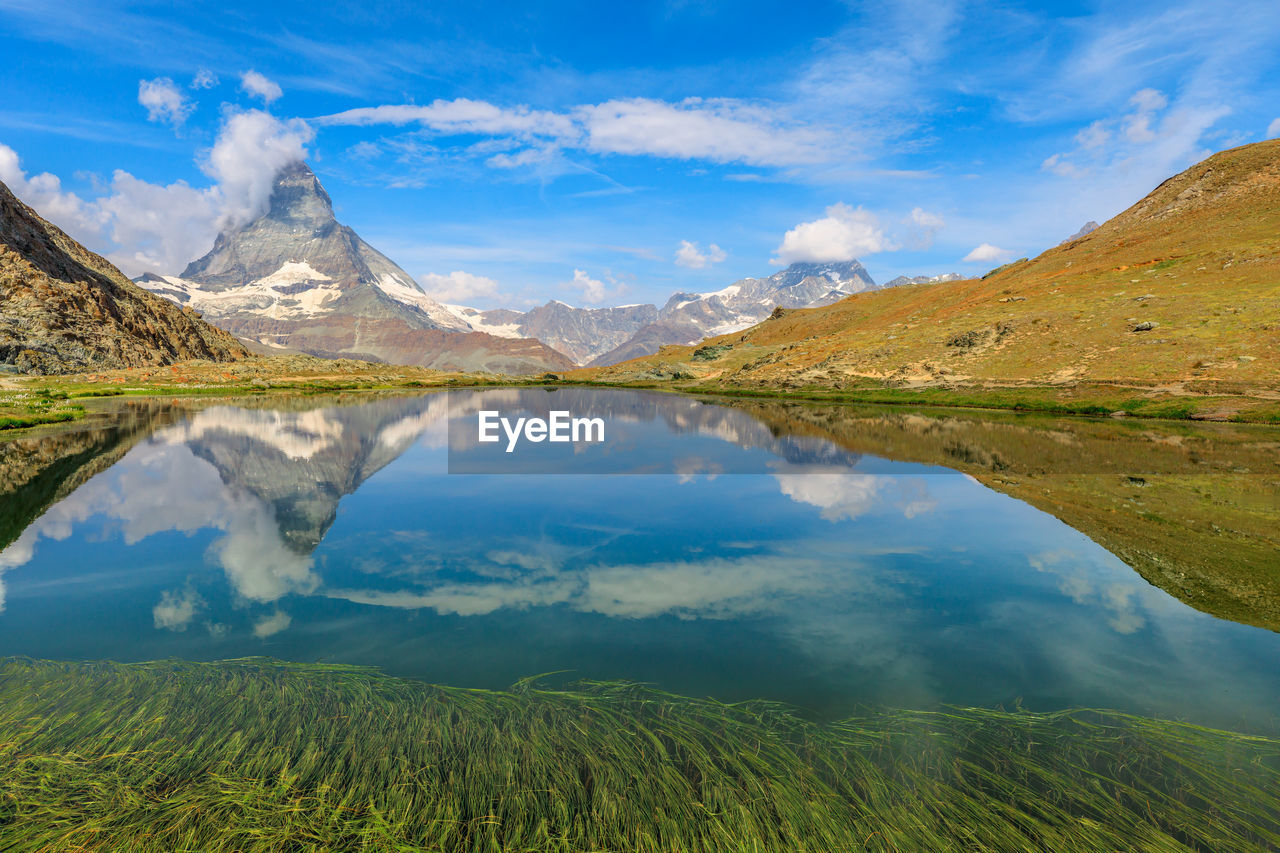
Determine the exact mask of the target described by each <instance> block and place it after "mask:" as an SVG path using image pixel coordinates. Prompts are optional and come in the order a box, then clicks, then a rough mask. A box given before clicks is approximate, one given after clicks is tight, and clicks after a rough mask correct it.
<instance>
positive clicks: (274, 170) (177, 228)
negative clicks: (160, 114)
mask: <svg viewBox="0 0 1280 853" xmlns="http://www.w3.org/2000/svg"><path fill="white" fill-rule="evenodd" d="M312 136H313V131H312V129H311V128H310V127H309V126H308V125H307V124H306V123H305V122H303V121H301V120H299V119H291V120H283V119H279V118H276V117H275V116H273V115H271V114H270V113H266V112H263V111H261V110H248V111H243V112H235V113H231V114H229V115H228V116H227V117H226V119H225V120H224V121H223V125H222V128H221V130H220V132H219V134H218V137H217V140H216V141H215V142H214V145H213V147H212V148H211V149H210V150H209V151H208V152H207V153H206V154H205V155H204V157H203V162H202V163H201V168H202V170H203V171H204V172H205V174H207V175H208V176H209V177H211V178H212V179H214V182H215V183H214V185H213V186H211V187H206V188H203V189H197V188H195V187H192V186H190V185H189V184H187V183H186V182H185V181H175V182H174V183H171V184H167V185H163V184H153V183H149V182H147V181H144V180H142V179H140V178H137V177H135V176H134V175H132V174H130V173H129V172H125V171H123V170H117V171H116V172H115V173H114V174H113V175H112V177H111V181H110V183H109V184H107V186H106V190H105V192H104V193H103V194H102V195H100V196H99V197H98V198H94V199H89V200H86V199H83V198H81V197H80V196H78V195H76V194H75V193H72V192H67V191H66V190H64V189H63V187H62V182H61V180H60V179H59V178H58V177H57V176H56V175H52V174H50V173H47V172H45V173H41V174H36V175H30V176H28V175H27V173H26V172H25V171H24V170H23V168H22V164H21V161H20V159H19V157H18V154H17V152H16V151H14V150H13V149H12V148H9V147H8V146H5V145H0V180H3V181H4V182H5V183H6V184H7V185H8V186H9V187H10V189H12V190H13V192H14V193H15V194H16V195H17V196H18V197H19V198H20V199H22V200H23V201H24V202H26V203H27V204H29V205H31V207H33V208H35V209H36V211H37V212H39V213H40V215H41V216H43V217H44V218H46V219H48V220H49V221H50V222H52V223H53V224H55V225H57V226H58V227H60V228H62V229H64V230H65V231H67V232H68V233H69V234H71V236H72V237H74V238H76V239H77V240H79V241H80V242H82V243H84V244H86V245H88V246H89V247H90V248H93V249H95V250H97V251H99V252H101V253H102V254H104V255H106V256H107V258H108V259H110V260H111V261H112V262H113V263H115V264H116V265H117V266H119V267H120V268H121V269H122V270H123V271H124V272H125V273H126V274H127V275H138V274H139V273H142V272H147V271H157V272H177V271H179V270H181V269H182V267H184V266H185V265H186V264H187V262H188V261H190V260H192V259H193V258H195V257H198V256H199V255H201V254H203V253H204V252H206V251H208V249H209V247H210V246H211V245H212V244H213V240H214V237H215V236H217V233H218V231H219V229H221V228H229V227H234V226H237V225H242V224H244V223H246V222H249V221H250V220H252V219H254V218H255V217H257V216H258V215H260V214H262V213H263V212H265V211H266V209H267V203H268V201H269V200H270V198H271V189H272V186H273V184H274V181H275V177H276V175H277V174H278V173H279V171H280V169H281V168H283V167H284V166H287V165H288V164H290V163H293V162H297V161H299V160H305V159H306V157H307V147H306V146H307V144H308V143H309V142H310V141H311V138H312Z"/></svg>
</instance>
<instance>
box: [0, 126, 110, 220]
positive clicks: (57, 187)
mask: <svg viewBox="0 0 1280 853" xmlns="http://www.w3.org/2000/svg"><path fill="white" fill-rule="evenodd" d="M0 181H4V183H5V184H6V185H7V186H8V187H9V189H10V190H12V191H13V194H14V195H16V196H17V197H18V198H19V199H20V200H21V201H23V202H25V203H26V204H28V205H30V206H31V207H32V208H34V209H35V210H36V212H37V213H39V214H40V215H41V216H43V217H44V218H45V219H48V220H49V221H50V222H52V223H53V224H54V225H57V226H58V227H59V228H62V229H63V230H65V231H66V232H68V233H69V234H70V235H71V236H72V237H74V238H76V239H77V240H79V241H81V242H94V241H96V240H100V239H101V237H102V235H103V234H104V233H105V229H106V226H107V216H106V215H105V214H104V213H103V211H102V210H101V209H99V208H98V207H96V206H95V205H93V204H91V203H89V202H86V201H85V200H84V199H82V198H80V197H79V196H78V195H76V194H75V193H69V192H65V191H64V190H63V189H62V181H61V180H60V179H59V178H58V176H57V175H54V174H50V173H49V172H41V173H40V174H38V175H31V176H28V175H27V173H26V172H25V171H24V170H23V168H22V162H21V160H20V158H19V157H18V152H16V151H14V150H13V149H12V148H10V147H9V146H7V145H4V144H0Z"/></svg>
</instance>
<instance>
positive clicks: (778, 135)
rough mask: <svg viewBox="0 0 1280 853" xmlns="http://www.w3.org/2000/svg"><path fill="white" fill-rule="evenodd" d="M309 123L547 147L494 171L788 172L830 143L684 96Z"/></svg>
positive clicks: (350, 113)
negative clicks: (572, 164) (644, 162)
mask: <svg viewBox="0 0 1280 853" xmlns="http://www.w3.org/2000/svg"><path fill="white" fill-rule="evenodd" d="M315 121H316V123H317V124H321V125H371V124H391V125H405V124H420V125H422V126H423V127H425V128H427V129H429V130H432V131H434V132H436V133H439V134H444V135H450V134H479V135H484V136H501V137H511V138H514V139H516V140H519V141H522V142H530V141H532V140H535V139H538V140H543V141H544V142H546V141H549V142H553V143H554V145H552V146H546V145H545V144H544V145H543V146H540V147H538V148H535V149H533V150H532V151H531V152H528V153H526V152H515V153H511V152H507V153H503V154H498V155H494V156H492V157H490V158H489V164H490V165H491V166H494V167H497V168H513V167H515V166H518V165H536V164H541V163H543V162H545V161H546V160H547V159H548V158H552V157H554V155H555V154H556V153H557V152H558V149H559V147H568V148H579V149H585V150H587V151H591V152H593V153H597V154H630V155H648V156H655V157H670V158H675V159H687V160H711V161H714V162H718V163H730V162H737V163H749V164H752V165H761V166H792V165H800V164H805V163H817V162H821V161H824V160H827V159H829V158H830V156H831V151H830V146H831V143H832V140H831V139H830V138H828V135H827V134H824V133H822V132H819V131H817V130H814V129H812V128H807V127H804V126H802V125H799V124H796V123H794V122H791V121H788V120H787V119H786V118H785V117H784V116H783V115H782V114H781V113H779V112H778V111H776V110H772V109H769V108H766V107H762V106H758V105H754V104H749V103H746V102H743V101H736V100H732V99H723V98H722V99H699V98H689V99H686V100H684V101H680V102H678V103H669V102H666V101H658V100H653V99H650V98H626V99H617V100H611V101H606V102H604V103H601V104H587V105H583V106H579V107H576V108H574V109H572V110H570V111H568V112H566V113H557V112H550V111H546V110H533V109H530V108H529V107H527V106H516V107H500V106H497V105H496V104H491V103H489V102H488V101H477V100H471V99H469V98H458V99H456V100H452V101H444V100H437V101H433V102H432V103H430V104H426V105H417V104H390V105H384V106H377V107H360V108H358V109H353V110H347V111H345V112H341V113H336V114H334V115H329V116H323V117H321V118H318V119H316V120H315Z"/></svg>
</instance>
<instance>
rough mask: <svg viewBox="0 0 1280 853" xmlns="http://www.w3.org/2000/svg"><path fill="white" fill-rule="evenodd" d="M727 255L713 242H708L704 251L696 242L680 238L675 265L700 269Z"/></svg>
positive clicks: (721, 259)
mask: <svg viewBox="0 0 1280 853" xmlns="http://www.w3.org/2000/svg"><path fill="white" fill-rule="evenodd" d="M727 257H729V255H728V254H727V253H726V252H725V251H724V249H721V248H720V247H719V246H717V245H716V244H715V243H711V244H709V245H708V246H707V250H706V251H705V252H704V251H702V249H701V248H700V247H699V246H698V244H697V243H693V242H690V241H689V240H681V241H680V247H679V248H677V249H676V266H678V267H687V268H688V269H691V270H700V269H705V268H706V267H709V266H711V265H712V264H718V263H720V262H721V261H723V260H724V259H725V258H727Z"/></svg>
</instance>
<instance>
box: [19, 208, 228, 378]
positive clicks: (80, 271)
mask: <svg viewBox="0 0 1280 853" xmlns="http://www.w3.org/2000/svg"><path fill="white" fill-rule="evenodd" d="M247 355H248V353H247V352H246V351H245V349H244V347H242V346H241V345H240V343H239V342H238V341H236V340H235V339H234V338H233V337H232V336H231V335H229V334H227V333H226V332H223V331H219V330H218V329H215V328H213V327H212V326H210V325H209V324H207V323H204V322H202V321H201V319H200V315H199V314H196V313H195V312H192V311H189V310H183V309H181V308H178V307H177V306H175V305H173V304H172V303H170V302H167V301H166V300H164V299H159V298H157V297H155V296H153V295H152V294H150V293H147V292H146V291H144V290H142V289H141V288H138V287H136V286H135V285H134V284H133V283H132V282H131V281H129V279H127V278H126V277H125V275H124V273H122V272H120V271H119V270H118V269H116V268H115V267H114V266H112V265H111V264H110V263H109V262H108V261H107V260H106V259H105V258H102V257H99V256H98V255H95V254H94V253H93V252H90V251H89V250H88V249H86V248H85V247H83V246H81V245H80V244H79V243H77V242H76V241H75V240H73V239H71V238H70V237H69V236H67V235H66V234H65V233H64V232H63V231H62V230H60V229H59V228H57V227H56V226H54V225H52V224H50V223H48V222H46V221H45V220H44V219H41V218H40V216H39V215H38V214H37V213H36V212H35V211H34V210H32V209H31V208H29V207H27V206H26V205H25V204H23V203H22V202H21V201H19V200H18V199H17V198H16V197H15V196H14V195H13V193H12V192H10V191H9V188H8V187H7V186H5V185H4V184H3V183H0V365H9V366H11V369H16V370H18V371H21V372H24V373H75V372H79V371H84V370H92V369H96V368H119V367H141V366H147V365H161V364H172V363H173V362H175V361H183V360H187V359H207V360H209V361H233V360H235V359H239V358H244V357H246V356H247Z"/></svg>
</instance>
